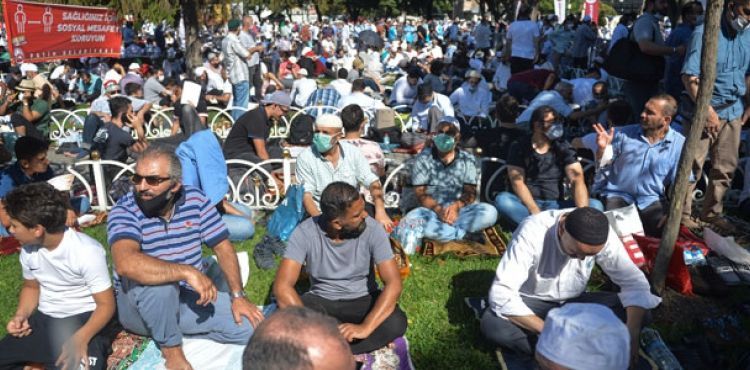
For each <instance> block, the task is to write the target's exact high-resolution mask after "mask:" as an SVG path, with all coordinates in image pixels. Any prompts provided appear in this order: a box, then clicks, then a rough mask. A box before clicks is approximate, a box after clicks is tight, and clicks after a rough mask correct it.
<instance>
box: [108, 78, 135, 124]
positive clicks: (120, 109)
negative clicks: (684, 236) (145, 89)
mask: <svg viewBox="0 0 750 370" xmlns="http://www.w3.org/2000/svg"><path fill="white" fill-rule="evenodd" d="M128 85H130V84H128ZM131 104H133V102H131V101H130V99H128V98H126V97H124V96H115V97H113V98H112V99H109V112H110V113H111V114H112V117H119V116H120V114H125V113H127V112H128V106H129V105H131Z"/></svg>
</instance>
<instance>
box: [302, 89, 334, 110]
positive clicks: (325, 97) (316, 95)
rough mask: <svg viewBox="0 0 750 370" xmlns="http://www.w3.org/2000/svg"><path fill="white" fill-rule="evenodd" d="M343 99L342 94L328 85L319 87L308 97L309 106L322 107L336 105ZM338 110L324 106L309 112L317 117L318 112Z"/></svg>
mask: <svg viewBox="0 0 750 370" xmlns="http://www.w3.org/2000/svg"><path fill="white" fill-rule="evenodd" d="M339 100H341V94H339V92H338V91H336V89H334V88H331V87H327V88H324V89H317V90H315V92H313V93H312V95H310V97H309V98H307V104H306V105H307V106H308V107H320V106H324V105H325V106H331V107H336V106H338V104H339ZM334 113H336V110H335V109H334V108H323V109H310V111H309V114H310V115H311V116H313V117H317V115H318V114H334Z"/></svg>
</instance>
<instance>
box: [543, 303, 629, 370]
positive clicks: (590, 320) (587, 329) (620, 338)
mask: <svg viewBox="0 0 750 370" xmlns="http://www.w3.org/2000/svg"><path fill="white" fill-rule="evenodd" d="M536 351H537V353H539V354H541V355H542V356H544V357H546V358H547V359H548V360H550V361H552V362H554V363H556V364H558V365H561V366H565V367H568V368H571V369H578V370H601V369H611V370H625V369H627V368H628V363H629V361H630V334H629V332H628V328H627V327H626V326H625V324H623V323H622V321H620V319H618V318H617V316H615V314H614V313H613V312H612V310H610V309H609V308H607V307H605V306H603V305H600V304H593V303H568V304H566V305H563V306H562V307H560V308H555V309H552V310H550V311H549V313H548V314H547V319H545V320H544V330H542V334H541V335H539V341H538V342H537V344H536Z"/></svg>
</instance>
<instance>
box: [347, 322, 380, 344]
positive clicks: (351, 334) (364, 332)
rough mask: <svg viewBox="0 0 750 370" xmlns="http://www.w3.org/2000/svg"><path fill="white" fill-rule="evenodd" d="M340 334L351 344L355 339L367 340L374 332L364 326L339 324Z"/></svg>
mask: <svg viewBox="0 0 750 370" xmlns="http://www.w3.org/2000/svg"><path fill="white" fill-rule="evenodd" d="M339 332H340V333H341V335H342V336H344V338H346V341H347V342H350V343H351V342H353V341H354V340H355V339H366V338H367V337H369V336H370V334H372V330H369V329H367V328H366V327H365V326H364V325H362V324H359V325H357V324H339Z"/></svg>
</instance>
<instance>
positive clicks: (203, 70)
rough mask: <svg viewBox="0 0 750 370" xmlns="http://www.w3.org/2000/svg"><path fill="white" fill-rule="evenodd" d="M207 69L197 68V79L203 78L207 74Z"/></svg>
mask: <svg viewBox="0 0 750 370" xmlns="http://www.w3.org/2000/svg"><path fill="white" fill-rule="evenodd" d="M206 71H207V69H206V67H197V68H196V69H194V70H193V73H194V74H195V77H200V76H203V74H204V73H206Z"/></svg>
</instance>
